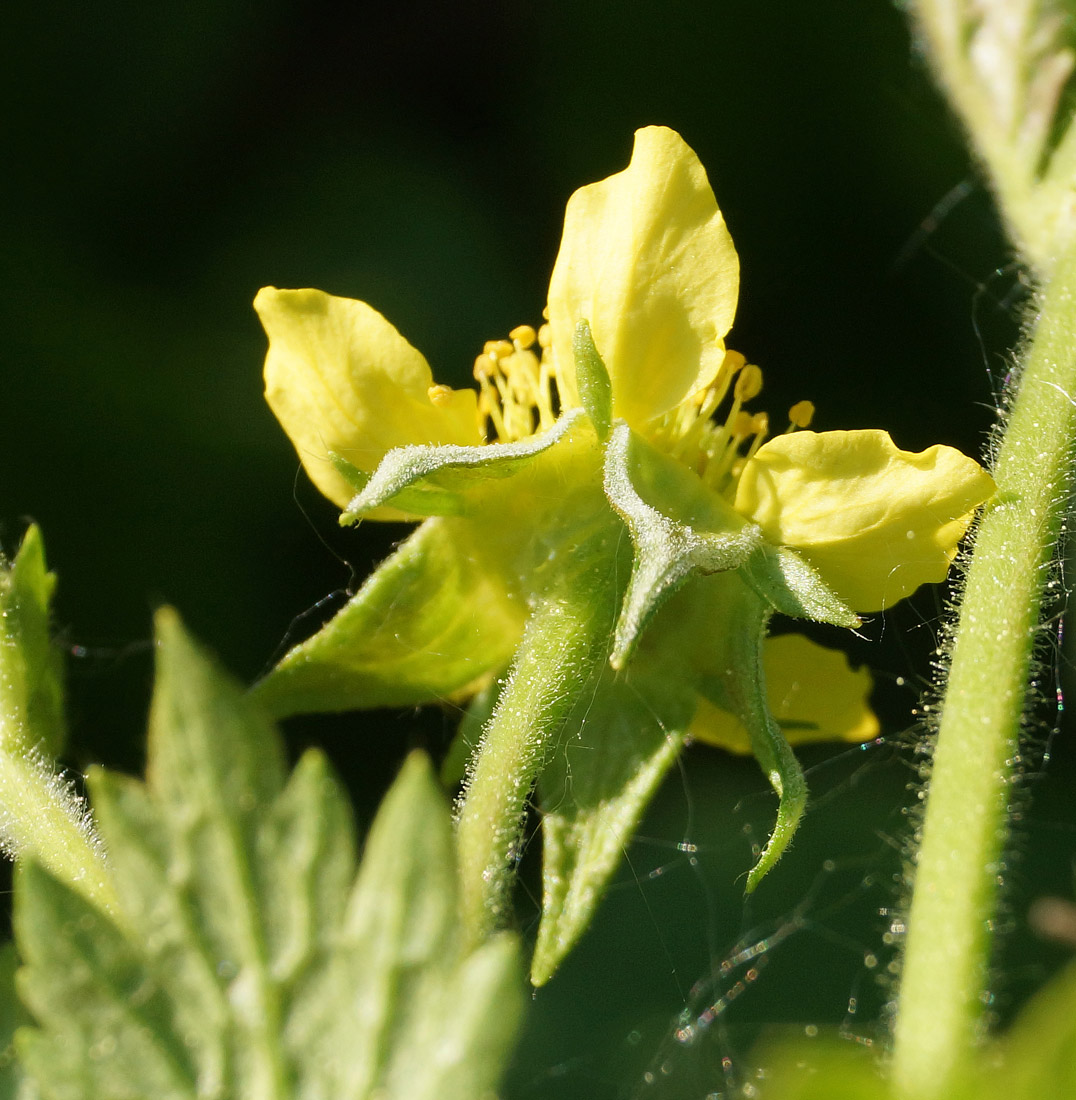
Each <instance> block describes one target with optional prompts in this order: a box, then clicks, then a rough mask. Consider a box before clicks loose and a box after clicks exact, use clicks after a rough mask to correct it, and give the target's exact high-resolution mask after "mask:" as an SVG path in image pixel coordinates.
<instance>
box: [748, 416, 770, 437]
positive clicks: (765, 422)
mask: <svg viewBox="0 0 1076 1100" xmlns="http://www.w3.org/2000/svg"><path fill="white" fill-rule="evenodd" d="M769 430H770V417H769V414H768V413H764V412H757V413H755V415H754V416H753V417H751V431H752V432H753V433H754V434H755V435H765V434H766V433H767V432H768V431H769Z"/></svg>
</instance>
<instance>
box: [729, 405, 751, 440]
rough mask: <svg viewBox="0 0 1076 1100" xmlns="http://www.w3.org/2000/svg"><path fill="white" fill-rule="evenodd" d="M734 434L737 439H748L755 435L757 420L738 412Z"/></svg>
mask: <svg viewBox="0 0 1076 1100" xmlns="http://www.w3.org/2000/svg"><path fill="white" fill-rule="evenodd" d="M732 434H733V435H734V436H735V437H736V438H737V439H746V438H747V437H748V436H749V435H754V434H755V418H754V417H753V416H752V415H751V414H750V413H747V412H743V411H741V412H738V413H737V414H736V419H735V420H734V421H733V422H732Z"/></svg>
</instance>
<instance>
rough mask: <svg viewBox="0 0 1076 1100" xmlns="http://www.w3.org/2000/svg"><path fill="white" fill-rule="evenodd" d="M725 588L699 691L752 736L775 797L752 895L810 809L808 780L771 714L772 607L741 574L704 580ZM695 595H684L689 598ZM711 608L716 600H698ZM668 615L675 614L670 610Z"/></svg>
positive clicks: (750, 881)
mask: <svg viewBox="0 0 1076 1100" xmlns="http://www.w3.org/2000/svg"><path fill="white" fill-rule="evenodd" d="M699 583H701V584H707V585H713V584H715V583H720V584H721V592H720V593H719V600H718V601H717V605H718V606H719V608H720V613H721V619H720V621H719V622H714V623H713V625H712V629H713V631H714V632H715V634H719V636H720V643H719V644H720V646H721V660H720V662H718V663H717V664H716V665H714V666H713V667H716V668H719V669H720V672H718V673H713V672H711V673H710V674H709V675H700V676H699V677H698V678H697V681H696V683H697V686H698V689H699V691H701V692H702V693H703V695H705V696H706V697H707V698H709V699H710V701H711V702H712V703H714V704H715V705H717V706H719V707H723V708H724V709H725V710H727V711H730V712H731V713H732V714H735V715H736V716H737V717H738V718H739V719H740V721H741V722H742V723H743V725H744V728H745V729H746V730H747V732H748V734H749V735H750V738H751V752H752V754H753V755H754V757H755V759H756V760H757V761H758V764H759V767H760V768H762V771H763V772H764V773H765V775H766V778H767V779H768V780H769V783H770V786H771V787H772V788H773V790H774V792H775V793H776V794H777V798H778V803H777V819H776V821H775V822H774V827H773V831H772V832H771V833H770V838H769V840H768V841H767V842H766V846H765V847H764V848H763V849H762V852H761V854H760V855H759V857H758V860H757V861H756V863H755V865H754V867H752V868H751V870H750V871H749V872H748V875H747V893H751V892H752V891H753V890H754V889H755V888H756V887H757V886H758V884H759V883H760V882H761V881H762V879H763V878H764V877H765V876H766V874H767V873H768V872H769V871H770V870H771V869H772V867H773V865H774V864H775V863H776V862H777V861H778V860H779V859H780V858H781V856H782V855H783V854H784V852H785V850H786V849H787V848H788V846H789V844H790V843H791V842H792V838H793V836H794V835H795V833H796V830H797V829H798V827H799V823H800V819H801V818H802V817H803V812H804V810H805V809H806V806H807V782H806V780H805V779H804V777H803V769H802V768H801V767H800V764H799V761H798V760H797V759H796V756H795V753H793V751H792V749H791V747H790V746H789V744H788V741H787V740H786V739H785V736H784V734H783V733H782V732H781V728H780V727H779V726H778V724H777V722H776V721H775V720H774V718H773V715H772V714H771V713H770V705H769V699H768V697H767V694H766V676H765V672H764V670H763V663H762V646H763V643H764V642H765V640H766V630H767V627H768V625H769V620H770V616H771V615H772V614H773V609H772V608H771V606H770V605H769V603H768V602H767V601H766V600H764V599H763V598H762V597H761V596H759V595H758V593H757V592H755V591H754V589H752V588H751V587H750V586H749V585H748V584H746V583H745V582H744V579H743V576H742V574H741V573H739V572H737V573H735V574H728V575H722V576H720V577H707V578H703V579H702V580H701V581H700V582H699ZM689 595H691V593H690V592H686V593H685V597H686V596H689ZM699 603H700V606H706V607H709V606H712V604H713V601H709V602H707V601H699ZM669 610H670V612H671V611H673V610H675V609H674V608H670V609H669Z"/></svg>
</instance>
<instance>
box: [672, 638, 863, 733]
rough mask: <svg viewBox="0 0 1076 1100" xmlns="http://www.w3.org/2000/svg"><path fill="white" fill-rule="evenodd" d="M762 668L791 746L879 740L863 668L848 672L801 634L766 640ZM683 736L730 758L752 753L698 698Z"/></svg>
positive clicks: (737, 725)
mask: <svg viewBox="0 0 1076 1100" xmlns="http://www.w3.org/2000/svg"><path fill="white" fill-rule="evenodd" d="M762 664H763V668H764V669H765V674H766V694H767V697H768V699H769V704H770V712H771V713H772V714H773V716H774V718H775V719H776V720H777V722H778V724H779V725H780V726H781V729H782V732H783V733H784V735H785V737H786V738H787V739H788V741H789V743H790V744H793V745H804V744H808V743H809V742H812V741H869V740H870V739H871V738H872V737H877V736H878V732H879V725H878V719H877V718H876V717H875V715H874V712H873V711H872V710H871V709H870V706H869V704H868V701H867V700H868V697H869V696H870V691H871V675H870V673H869V672H868V671H867V670H866V669H865V668H861V669H857V670H855V671H853V670H852V668H851V667H850V666H849V664H848V658H847V657H846V656H845V655H844V654H843V653H842V652H841V651H840V650H837V649H828V648H826V647H825V646H820V645H816V644H815V643H814V642H812V641H810V640H809V639H808V638H805V637H804V636H803V635H802V634H783V635H781V636H780V637H779V638H767V640H766V643H765V646H764V648H763V651H762ZM688 732H689V733H690V734H691V736H692V737H694V738H696V739H697V740H699V741H705V742H707V743H708V744H711V745H717V746H719V747H720V748H723V749H728V750H729V751H730V752H739V753H750V752H751V738H750V736H749V734H748V732H747V730H746V728H745V727H744V726H743V724H742V723H741V722H740V720H739V719H738V718H735V717H734V716H733V715H731V714H729V713H728V711H725V710H721V709H720V708H719V707H715V706H714V705H713V703H711V702H709V701H708V700H706V699H704V698H702V697H701V696H700V698H699V705H698V708H697V710H696V712H695V717H694V719H693V720H692V723H691V726H690V727H689V729H688Z"/></svg>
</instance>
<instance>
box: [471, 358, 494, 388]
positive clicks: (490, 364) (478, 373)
mask: <svg viewBox="0 0 1076 1100" xmlns="http://www.w3.org/2000/svg"><path fill="white" fill-rule="evenodd" d="M496 370H497V364H496V363H495V362H494V361H493V360H492V359H491V358H490V357H489V355H488V354H483V355H480V356H479V357H478V358H477V359H476V360H475V361H474V376H475V378H477V379H478V381H479V382H481V381H482V380H483V379H486V378H489V377H490V375H492V374H494V373H495V372H496Z"/></svg>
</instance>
